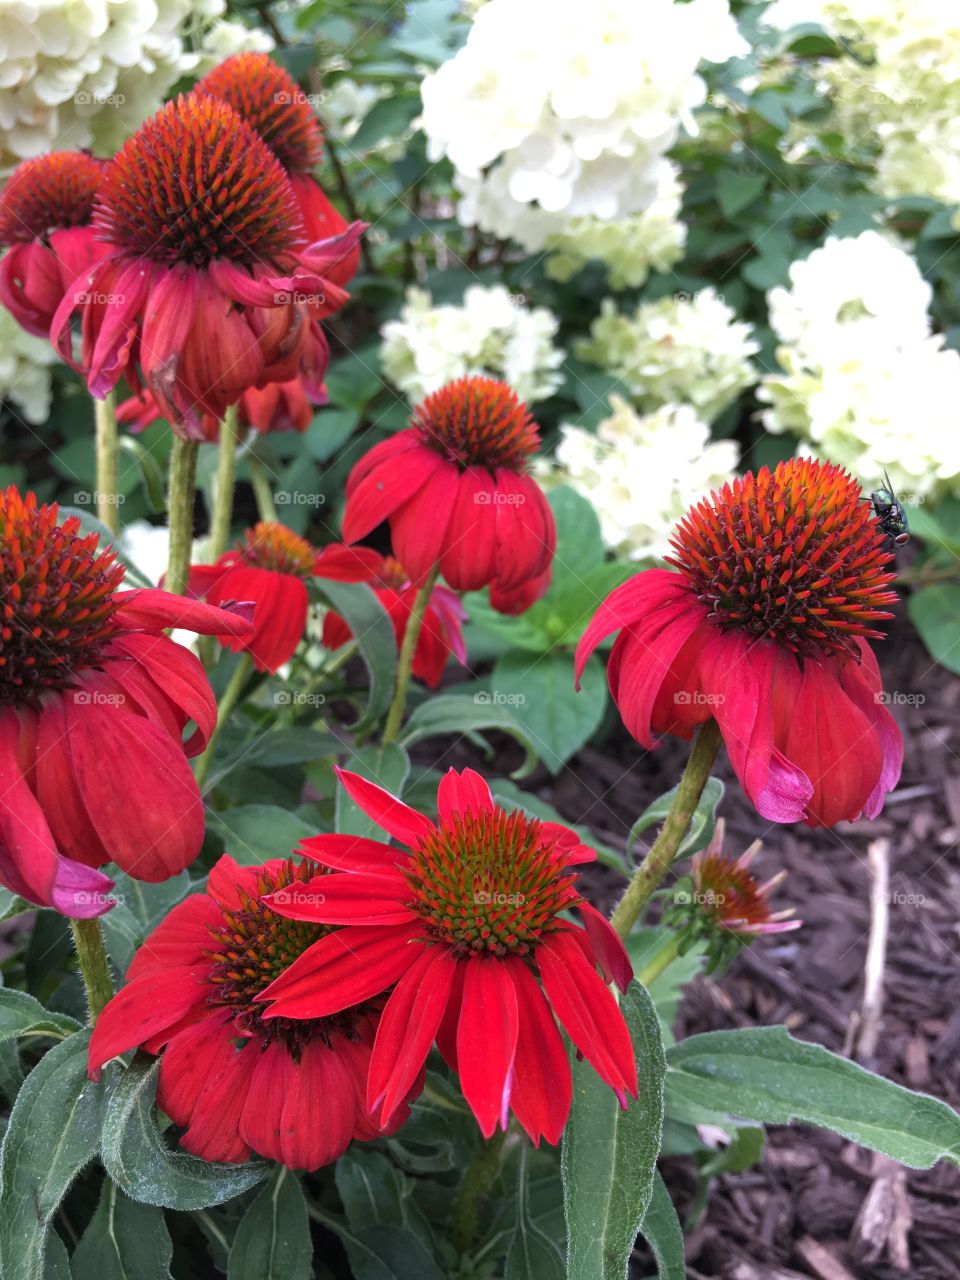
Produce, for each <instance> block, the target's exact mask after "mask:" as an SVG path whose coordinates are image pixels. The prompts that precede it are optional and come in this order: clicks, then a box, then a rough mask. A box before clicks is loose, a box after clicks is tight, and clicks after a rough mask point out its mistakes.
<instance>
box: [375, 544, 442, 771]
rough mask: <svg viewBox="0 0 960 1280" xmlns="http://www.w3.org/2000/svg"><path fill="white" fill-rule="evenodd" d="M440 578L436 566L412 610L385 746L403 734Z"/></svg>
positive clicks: (408, 621) (403, 646)
mask: <svg viewBox="0 0 960 1280" xmlns="http://www.w3.org/2000/svg"><path fill="white" fill-rule="evenodd" d="M439 576H440V566H439V565H438V564H436V565H434V566H433V568H432V569H431V570H430V573H429V575H428V577H427V580H426V582H425V583H424V584H423V586H422V587H421V588H420V590H419V591H418V592H417V596H416V599H415V600H414V602H413V608H412V609H411V610H410V617H409V618H408V619H407V629H406V631H404V633H403V643H402V644H401V646H400V655H399V657H398V658H397V687H396V688H395V689H394V691H393V701H392V702H391V703H390V710H389V711H388V712H387V723H386V725H385V726H384V730H383V745H384V746H386V745H387V744H388V743H390V742H393V740H394V739H395V738H396V736H397V734H398V733H399V732H400V725H401V723H402V721H403V711H404V708H405V707H406V705H407V690H408V689H409V687H410V672H411V670H412V668H413V655H414V654H415V653H416V651H417V641H418V640H419V639H420V631H421V629H422V628H423V618H424V615H425V614H426V612H427V605H428V604H429V603H430V596H431V594H432V593H433V588H434V586H435V585H436V581H437V578H438V577H439Z"/></svg>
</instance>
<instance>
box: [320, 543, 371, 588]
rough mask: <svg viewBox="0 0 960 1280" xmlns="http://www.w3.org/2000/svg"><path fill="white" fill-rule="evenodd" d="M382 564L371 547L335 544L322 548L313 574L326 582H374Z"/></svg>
mask: <svg viewBox="0 0 960 1280" xmlns="http://www.w3.org/2000/svg"><path fill="white" fill-rule="evenodd" d="M383 564H384V560H383V556H382V555H381V554H380V552H379V551H374V550H373V548H372V547H348V546H344V545H342V544H340V543H335V544H333V545H331V546H328V547H324V548H323V550H322V551H321V552H320V554H319V555H318V556H317V563H316V567H315V568H314V573H315V574H316V575H317V577H318V578H325V579H326V580H327V581H328V582H376V581H377V579H378V578H379V577H380V575H381V573H382V572H383Z"/></svg>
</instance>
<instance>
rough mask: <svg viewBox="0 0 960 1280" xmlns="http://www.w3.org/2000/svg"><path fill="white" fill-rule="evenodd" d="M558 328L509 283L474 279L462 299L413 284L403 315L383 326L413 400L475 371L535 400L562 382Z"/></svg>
mask: <svg viewBox="0 0 960 1280" xmlns="http://www.w3.org/2000/svg"><path fill="white" fill-rule="evenodd" d="M558 328H559V321H558V320H557V317H556V316H555V315H554V314H553V312H552V311H549V310H547V308H546V307H534V308H530V307H527V306H525V305H524V302H523V300H522V299H520V298H517V297H516V296H515V295H513V294H511V293H509V292H508V291H507V289H506V287H505V286H504V285H493V286H492V287H489V288H487V287H485V286H483V285H471V286H470V287H469V288H468V289H467V290H466V292H465V293H464V295H463V302H462V303H461V304H460V305H459V306H454V305H451V304H443V305H441V306H434V305H433V299H432V298H431V296H430V294H429V293H428V292H427V291H426V290H424V289H410V290H408V292H407V302H406V305H405V306H404V308H403V310H402V311H401V313H400V317H399V319H397V320H389V321H387V323H386V324H385V325H384V326H383V330H382V333H383V346H382V348H381V357H382V361H383V369H384V372H385V373H386V375H387V377H388V378H390V379H391V381H392V382H394V383H395V384H396V385H397V386H398V387H399V388H400V390H401V391H403V392H404V394H405V395H406V396H407V397H408V398H409V399H410V401H411V403H414V404H415V403H416V402H417V401H419V400H422V399H423V397H424V396H426V395H429V394H430V393H431V392H433V391H436V390H437V389H438V388H440V387H442V386H443V385H444V383H445V382H449V381H450V380H451V379H453V378H462V377H463V376H464V375H465V374H468V373H486V374H489V375H491V376H493V377H498V378H502V379H503V381H504V382H506V383H508V384H509V385H510V386H511V387H512V388H513V389H514V391H516V393H517V395H518V396H519V397H520V398H521V400H526V401H527V402H528V403H533V402H535V401H537V400H544V399H546V398H547V397H548V396H549V395H551V394H552V393H553V392H554V391H555V390H556V389H557V387H558V386H559V385H560V383H561V382H562V381H563V375H562V374H561V373H560V365H561V364H562V363H563V359H564V352H563V351H562V350H561V349H560V348H559V347H557V346H555V345H554V338H555V337H556V333H557V329H558Z"/></svg>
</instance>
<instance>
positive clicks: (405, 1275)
mask: <svg viewBox="0 0 960 1280" xmlns="http://www.w3.org/2000/svg"><path fill="white" fill-rule="evenodd" d="M310 1212H311V1215H312V1216H313V1217H314V1218H316V1219H317V1221H318V1222H322V1223H323V1225H324V1226H325V1227H327V1228H328V1229H329V1230H330V1231H332V1232H333V1233H334V1235H336V1236H337V1237H338V1238H339V1240H340V1242H341V1243H342V1245H343V1247H344V1248H345V1249H346V1251H347V1257H348V1258H349V1260H350V1270H351V1273H352V1275H353V1277H354V1280H444V1273H443V1272H442V1271H441V1270H440V1268H439V1267H438V1266H437V1263H436V1260H435V1258H434V1257H433V1254H432V1253H431V1251H430V1250H429V1249H428V1248H427V1246H426V1245H424V1244H423V1243H422V1242H421V1241H420V1240H418V1239H417V1237H416V1236H415V1235H413V1234H412V1233H411V1232H409V1231H403V1230H402V1229H401V1228H399V1227H385V1226H373V1227H364V1229H363V1231H362V1232H361V1233H360V1234H357V1235H355V1234H354V1232H353V1231H352V1230H351V1229H350V1227H349V1226H348V1225H347V1223H346V1222H344V1221H343V1219H342V1218H338V1217H336V1216H335V1215H334V1214H332V1213H327V1212H326V1211H325V1210H324V1209H321V1208H319V1206H317V1205H314V1206H313V1207H312V1208H311V1210H310Z"/></svg>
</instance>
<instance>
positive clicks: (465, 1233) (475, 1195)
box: [453, 1129, 507, 1254]
mask: <svg viewBox="0 0 960 1280" xmlns="http://www.w3.org/2000/svg"><path fill="white" fill-rule="evenodd" d="M506 1137H507V1135H506V1133H505V1132H504V1131H503V1130H502V1129H498V1130H497V1131H496V1132H495V1133H494V1135H493V1137H492V1138H489V1139H488V1140H487V1141H486V1142H485V1143H484V1144H483V1146H482V1147H481V1148H480V1150H479V1151H478V1152H477V1154H476V1155H475V1156H474V1158H473V1160H472V1161H471V1163H470V1165H469V1166H468V1168H467V1171H466V1173H465V1174H464V1175H463V1181H462V1182H461V1183H460V1189H459V1191H458V1192H457V1196H456V1199H455V1200H454V1202H453V1243H454V1245H455V1247H456V1248H457V1249H458V1251H459V1252H460V1253H461V1254H463V1253H466V1252H467V1250H468V1249H469V1248H470V1246H471V1244H472V1243H473V1240H474V1237H475V1236H476V1234H477V1219H478V1217H479V1215H480V1206H481V1205H482V1204H483V1202H484V1200H485V1199H486V1198H487V1196H488V1195H489V1194H490V1190H491V1188H492V1186H493V1184H494V1183H495V1182H496V1180H497V1175H498V1174H499V1172H500V1157H501V1154H502V1152H503V1144H504V1142H505V1141H506Z"/></svg>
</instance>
